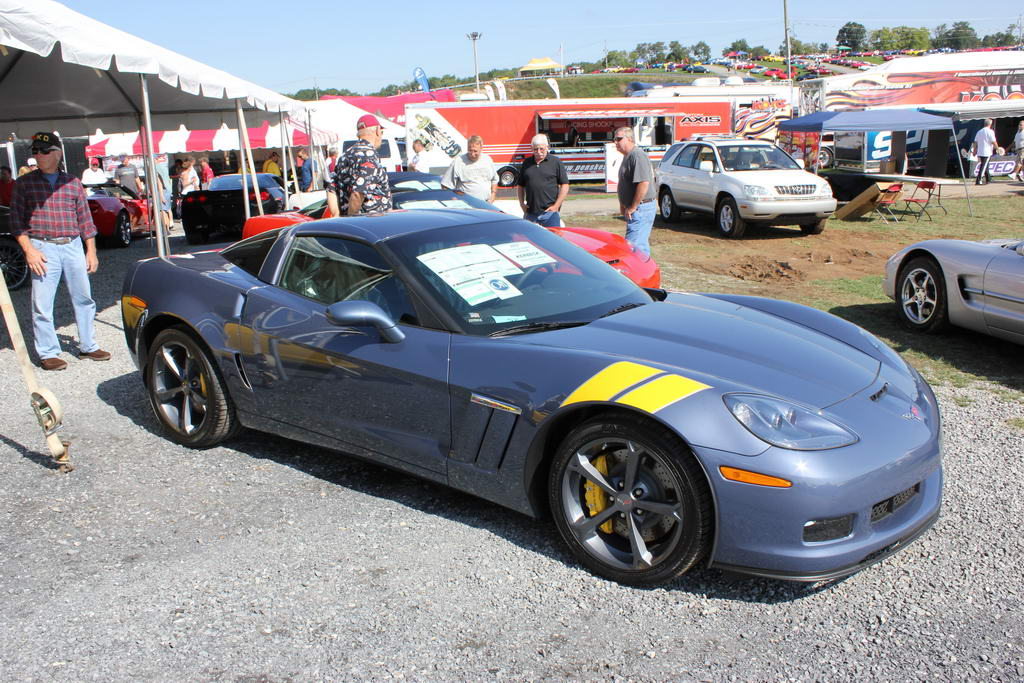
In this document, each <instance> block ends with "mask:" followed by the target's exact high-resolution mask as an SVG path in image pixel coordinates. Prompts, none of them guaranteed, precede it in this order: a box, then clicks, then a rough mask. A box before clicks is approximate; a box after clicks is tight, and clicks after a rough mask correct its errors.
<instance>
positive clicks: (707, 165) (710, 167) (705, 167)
mask: <svg viewBox="0 0 1024 683" xmlns="http://www.w3.org/2000/svg"><path fill="white" fill-rule="evenodd" d="M700 170H702V171H707V172H708V173H713V172H714V170H715V162H713V161H707V160H705V161H702V162H700Z"/></svg>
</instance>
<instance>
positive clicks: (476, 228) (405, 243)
mask: <svg viewBox="0 0 1024 683" xmlns="http://www.w3.org/2000/svg"><path fill="white" fill-rule="evenodd" d="M386 244H387V247H388V248H389V249H390V250H391V252H392V253H393V254H394V256H395V258H396V259H397V260H398V261H399V262H401V263H402V264H403V265H404V266H405V269H406V270H407V272H410V273H412V275H413V276H414V277H415V278H416V279H417V280H418V281H419V282H420V284H421V286H423V287H424V288H425V289H426V290H427V291H428V292H430V294H431V295H432V297H433V298H434V299H435V300H436V301H437V302H438V304H439V305H440V306H441V307H442V308H444V309H445V310H446V311H447V312H448V313H449V314H450V315H451V316H452V318H454V320H455V322H456V324H457V325H458V326H459V328H460V330H461V331H462V332H464V333H466V334H471V335H476V336H488V335H491V336H495V335H505V334H518V333H520V332H523V333H527V332H537V331H542V330H545V329H555V328H559V327H572V326H575V325H581V324H586V323H589V322H592V321H593V320H596V319H597V318H599V317H601V316H602V315H605V314H607V313H609V312H612V311H614V310H616V309H621V308H622V307H624V306H632V305H642V304H645V303H650V302H651V297H650V296H649V295H648V294H647V292H645V291H644V290H643V289H641V288H639V287H637V286H636V285H635V284H633V283H632V282H630V281H629V280H628V279H627V278H624V277H623V276H622V275H621V274H620V273H618V272H617V271H616V270H615V269H613V268H611V267H610V266H608V265H607V264H605V263H603V262H602V261H600V260H598V259H596V258H594V257H593V256H591V255H590V254H588V253H587V252H585V251H584V250H582V249H580V248H578V247H576V246H574V245H572V244H570V243H569V242H567V241H566V240H564V239H562V238H560V237H558V236H557V235H555V234H553V233H551V232H549V231H548V230H545V229H544V228H542V227H539V226H537V225H534V224H533V223H527V222H526V221H520V220H507V221H504V220H503V221H487V222H485V223H477V224H473V225H460V226H454V227H444V228H437V229H434V230H426V231H422V232H416V233H411V234H407V235H403V236H401V237H396V238H394V239H392V240H388V241H387V243H386Z"/></svg>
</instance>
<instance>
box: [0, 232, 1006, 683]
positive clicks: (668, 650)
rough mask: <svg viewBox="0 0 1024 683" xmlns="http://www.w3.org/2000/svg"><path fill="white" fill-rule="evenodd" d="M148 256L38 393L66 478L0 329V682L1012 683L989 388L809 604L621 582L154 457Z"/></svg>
mask: <svg viewBox="0 0 1024 683" xmlns="http://www.w3.org/2000/svg"><path fill="white" fill-rule="evenodd" d="M179 241H180V238H175V239H174V240H172V242H173V243H174V247H175V248H176V249H181V248H182V246H181V245H180V244H178V242H179ZM150 253H151V252H150V248H149V246H148V245H147V244H145V243H137V244H135V245H133V246H132V247H131V248H129V249H127V250H119V251H101V252H100V257H101V270H100V272H99V273H98V274H97V275H96V276H94V288H95V289H94V294H95V296H96V299H97V302H98V304H99V308H100V313H99V316H98V324H97V329H98V336H99V339H100V342H101V344H102V346H103V347H104V348H106V349H108V350H110V351H112V352H113V353H114V358H113V360H111V361H110V362H107V363H96V362H92V361H79V360H77V359H75V358H74V357H73V356H71V355H66V356H65V357H66V358H67V360H68V361H69V363H70V367H69V368H68V370H66V371H64V372H60V373H47V374H46V375H45V376H42V373H40V376H41V379H42V381H43V383H44V384H45V385H46V386H49V387H50V388H51V389H53V390H54V391H55V392H56V394H57V395H58V397H59V398H60V400H61V402H62V403H63V405H64V406H65V412H66V417H65V424H66V428H65V431H64V433H63V435H64V437H65V438H68V439H70V440H71V442H72V450H71V455H72V459H73V461H74V463H75V464H76V466H77V469H76V470H75V471H74V472H72V473H70V474H59V473H57V472H56V471H55V470H54V469H53V468H52V466H51V465H50V463H49V459H48V458H47V457H44V456H43V455H42V453H43V452H45V446H44V444H43V440H42V438H41V435H40V433H39V430H38V427H37V426H36V424H35V420H34V418H33V416H32V415H31V411H30V410H29V409H28V407H27V401H25V400H24V398H23V396H24V394H23V393H22V392H23V388H22V385H21V377H20V374H19V371H18V367H17V363H16V360H15V357H14V352H13V351H12V350H11V347H10V342H9V339H8V338H7V337H6V334H2V335H0V382H2V384H3V386H4V387H7V391H8V394H9V396H10V397H11V398H10V399H9V400H8V401H7V402H6V404H5V407H4V409H3V411H2V413H0V416H2V420H0V500H2V503H0V514H2V524H0V615H2V618H0V672H2V678H3V679H4V680H18V681H22V680H47V681H49V680H56V681H85V680H104V681H108V680H119V681H120V680H132V681H135V680H162V681H180V680H201V681H266V682H268V683H269V682H272V681H334V680H374V681H376V680H398V679H401V680H413V681H435V680H474V681H475V680H552V681H562V680H602V681H606V680H634V681H664V680H673V681H704V680H708V681H728V680H743V681H747V680H756V681H762V680H764V681H769V680H770V681H790V680H792V681H848V680H893V681H903V680H948V681H962V680H993V681H1019V680H1021V679H1022V678H1024V618H1022V616H1021V613H1022V607H1024V605H1022V596H1024V579H1022V576H1021V571H1020V560H1021V558H1022V557H1024V547H1022V542H1021V536H1020V534H1019V530H1020V528H1021V527H1022V526H1024V515H1022V507H1021V503H1020V501H1021V500H1022V499H1024V490H1022V489H1024V487H1022V484H1021V482H1022V481H1024V465H1022V460H1021V453H1024V431H1022V430H1021V429H1019V428H1014V427H1011V426H1008V425H1007V423H1006V421H1007V420H1008V419H1010V418H1018V419H1021V418H1024V405H1022V404H1021V403H1020V402H1015V401H1013V400H1007V392H999V391H998V390H999V389H1000V387H999V386H998V385H985V386H982V385H979V386H976V387H973V388H968V389H952V388H942V387H940V388H939V391H938V394H939V398H940V401H941V403H942V407H943V411H944V417H945V427H946V434H945V439H946V448H947V451H946V478H947V479H946V481H947V483H946V492H945V496H946V497H945V506H944V512H943V516H942V518H941V519H940V521H939V522H938V524H937V525H936V526H935V527H934V528H933V530H932V531H930V532H929V533H928V534H926V535H925V536H924V537H923V538H922V539H920V540H919V541H918V542H917V543H915V544H913V545H912V546H910V547H909V548H908V549H906V550H904V551H903V552H901V553H899V554H897V555H896V556H894V557H892V558H890V559H889V560H887V561H885V562H883V563H881V564H879V565H875V566H874V567H872V568H869V569H867V570H865V571H863V572H861V573H860V574H857V575H855V576H853V577H850V578H848V579H846V580H844V581H841V582H838V583H833V584H828V585H812V586H807V585H802V584H789V583H785V582H776V581H769V580H761V579H749V578H741V577H734V576H729V575H725V574H723V573H721V572H718V571H714V570H705V569H700V570H697V571H694V572H692V573H691V574H689V575H687V576H686V577H684V578H683V579H681V580H679V581H677V582H675V583H673V584H671V585H669V586H667V587H664V588H659V589H654V590H640V589H635V588H627V587H624V586H620V585H617V584H614V583H609V582H607V581H604V580H601V579H598V578H595V577H593V576H591V575H590V574H588V573H587V572H585V571H584V570H582V569H581V568H580V567H578V566H577V565H576V564H574V563H573V561H572V559H571V557H570V556H569V555H568V553H567V552H566V551H565V550H564V549H563V547H562V544H561V541H560V540H559V539H558V537H557V534H556V532H555V531H554V529H553V527H552V526H551V525H550V524H549V523H548V522H545V521H539V522H538V521H532V520H530V519H527V518H525V517H522V516H519V515H517V514H514V513H511V512H508V511H506V510H505V509H502V508H499V507H497V506H494V505H491V504H489V503H486V502H484V501H481V500H477V499H475V498H472V497H470V496H467V495H463V494H460V493H456V492H454V491H451V490H448V489H446V488H444V487H442V486H437V485H433V484H429V483H425V482H422V481H419V480H417V479H413V478H411V477H407V476H405V475H402V474H397V473H394V472H391V471H388V470H385V469H382V468H379V467H376V466H372V465H367V464H364V463H361V462H358V461H356V460H352V459H349V458H347V457H344V456H341V455H338V454H335V453H331V452H328V451H324V450H319V449H315V448H311V447H307V446H303V445H299V444H296V443H293V442H289V441H285V440H283V439H279V438H276V437H270V436H266V435H261V434H256V433H252V432H250V433H247V434H245V435H243V436H241V437H239V438H238V439H236V440H234V441H233V442H232V443H231V444H230V445H229V446H228V447H222V448H217V449H212V450H209V451H204V452H196V451H190V450H187V449H184V448H181V447H178V446H175V445H173V444H171V443H170V442H169V441H166V440H165V439H163V438H162V437H160V436H159V434H158V433H157V431H156V423H155V420H154V419H153V418H152V416H151V415H150V411H149V407H148V404H147V403H146V398H145V395H144V393H143V388H142V383H141V381H140V379H139V376H138V373H137V372H136V371H135V369H134V367H133V366H132V364H131V362H130V361H129V359H128V356H127V353H126V351H125V348H124V341H123V336H122V334H121V321H120V313H119V309H118V307H117V300H118V296H119V293H120V287H121V274H122V273H123V271H124V267H125V265H126V264H127V263H128V262H129V261H130V260H132V259H135V258H141V257H144V256H148V255H149V254H150ZM14 298H15V303H16V306H17V308H18V310H19V313H20V315H21V319H22V320H23V321H24V322H27V320H28V317H27V316H28V311H27V308H28V306H27V302H28V292H27V291H20V292H16V293H15V295H14ZM58 301H59V302H60V303H61V307H60V308H59V309H58V311H59V312H58V322H59V324H60V325H61V327H60V329H59V331H60V332H61V333H62V338H63V339H64V340H65V348H69V349H73V348H74V347H73V345H72V344H71V343H70V341H69V340H70V336H71V335H73V334H74V324H73V320H72V317H71V313H70V310H69V308H68V307H67V306H66V301H67V297H66V295H65V294H64V293H63V292H62V293H61V294H60V295H59V297H58Z"/></svg>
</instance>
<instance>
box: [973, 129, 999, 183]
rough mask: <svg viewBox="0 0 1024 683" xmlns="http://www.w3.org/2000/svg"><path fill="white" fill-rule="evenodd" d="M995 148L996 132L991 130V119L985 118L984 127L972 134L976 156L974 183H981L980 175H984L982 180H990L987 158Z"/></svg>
mask: <svg viewBox="0 0 1024 683" xmlns="http://www.w3.org/2000/svg"><path fill="white" fill-rule="evenodd" d="M995 150H996V133H995V131H994V130H992V119H985V127H984V128H982V129H981V130H979V131H978V134H977V135H975V136H974V154H975V156H977V157H978V177H977V178H975V179H974V184H975V185H981V184H982V180H981V178H982V175H984V177H985V181H984V182H986V183H987V182H989V181H990V180H992V176H991V175H989V172H988V160H989V157H991V156H992V153H993V152H995Z"/></svg>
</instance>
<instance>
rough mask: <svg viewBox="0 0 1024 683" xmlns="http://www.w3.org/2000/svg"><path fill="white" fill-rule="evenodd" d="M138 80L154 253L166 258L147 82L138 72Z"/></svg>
mask: <svg viewBox="0 0 1024 683" xmlns="http://www.w3.org/2000/svg"><path fill="white" fill-rule="evenodd" d="M139 81H140V83H141V84H142V128H143V130H144V136H145V138H146V150H147V154H146V180H147V181H149V183H148V184H149V196H150V203H152V204H156V205H157V207H158V210H157V211H156V212H155V213H154V216H155V217H156V255H157V256H159V257H160V258H167V253H168V252H169V251H170V244H169V243H168V241H167V229H166V227H165V226H164V215H163V211H160V210H159V208H161V207H163V197H160V198H157V196H156V193H155V192H154V189H153V188H155V187H159V185H158V184H157V183H156V159H155V158H154V157H153V117H152V115H151V114H150V111H149V84H148V83H147V82H146V74H139Z"/></svg>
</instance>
